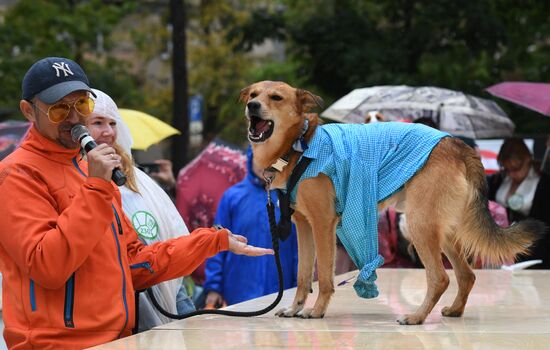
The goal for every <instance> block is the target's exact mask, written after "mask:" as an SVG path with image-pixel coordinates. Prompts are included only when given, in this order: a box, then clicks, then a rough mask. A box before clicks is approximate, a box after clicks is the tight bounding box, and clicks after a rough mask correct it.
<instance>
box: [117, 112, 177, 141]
mask: <svg viewBox="0 0 550 350" xmlns="http://www.w3.org/2000/svg"><path fill="white" fill-rule="evenodd" d="M118 111H119V113H120V116H121V117H122V119H123V120H124V122H125V123H126V125H128V128H129V129H130V134H131V135H132V139H133V141H134V143H133V145H132V149H136V150H146V149H147V148H149V146H151V145H154V144H155V143H158V142H160V141H162V140H164V139H165V138H167V137H169V136H172V135H179V134H181V133H180V132H179V131H178V130H177V129H175V128H173V127H172V126H170V125H169V124H166V123H165V122H163V121H162V120H160V119H158V118H155V117H153V116H152V115H149V114H147V113H144V112H140V111H136V110H133V109H124V108H120V109H119V110H118Z"/></svg>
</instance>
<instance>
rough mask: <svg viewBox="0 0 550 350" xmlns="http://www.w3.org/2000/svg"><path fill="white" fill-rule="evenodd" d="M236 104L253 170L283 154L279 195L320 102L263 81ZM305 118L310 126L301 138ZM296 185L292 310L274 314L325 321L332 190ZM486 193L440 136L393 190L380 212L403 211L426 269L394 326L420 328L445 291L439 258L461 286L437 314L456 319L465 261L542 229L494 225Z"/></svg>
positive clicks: (471, 159)
mask: <svg viewBox="0 0 550 350" xmlns="http://www.w3.org/2000/svg"><path fill="white" fill-rule="evenodd" d="M240 100H241V101H243V102H245V103H246V109H245V113H246V117H247V118H248V120H249V129H248V137H249V140H250V141H251V143H252V150H253V153H254V158H253V159H254V162H255V165H256V166H259V167H260V168H263V169H272V167H273V165H274V164H279V163H280V161H279V162H278V160H279V159H280V158H283V157H285V156H286V157H285V158H286V159H287V160H288V165H286V166H285V167H284V168H282V169H280V168H279V169H280V171H277V172H274V174H273V175H274V178H273V183H272V187H273V188H281V189H285V188H286V185H287V181H288V178H289V176H290V174H291V173H292V171H293V169H294V166H295V165H296V163H297V160H298V159H299V157H300V152H298V151H295V150H293V148H292V145H293V143H294V142H295V141H296V140H297V139H299V138H300V137H301V136H303V137H304V138H305V140H306V141H309V140H311V139H312V137H313V136H314V134H315V132H316V130H317V128H318V125H319V121H318V117H317V115H316V114H312V113H308V111H309V110H310V109H311V108H313V107H315V106H317V105H318V104H319V103H320V101H321V100H320V98H319V97H317V96H315V95H313V94H312V93H310V92H308V91H305V90H300V89H296V88H293V87H291V86H289V85H287V84H285V83H282V82H271V81H264V82H259V83H256V84H253V85H251V86H249V87H247V88H245V89H243V90H242V91H241V95H240ZM306 119H307V120H308V124H309V126H308V128H307V131H306V132H305V134H304V135H302V133H303V130H304V129H305V128H304V123H305V120H306ZM382 124H391V123H382ZM357 127H364V126H360V125H359V126H357ZM370 127H371V126H368V128H370ZM283 163H284V162H283ZM383 181H384V179H381V180H378V183H379V184H383ZM297 186H298V187H297V192H296V202H295V212H294V214H293V216H292V218H293V221H294V222H295V224H296V227H297V230H298V256H299V263H298V288H297V292H296V296H295V298H294V302H293V304H292V306H290V307H288V308H285V309H282V310H279V311H278V312H277V315H278V316H284V317H293V316H298V317H303V318H319V317H323V316H324V314H325V311H326V309H327V306H328V303H329V301H330V298H331V296H332V294H333V293H334V276H333V275H334V259H335V247H336V235H335V229H336V227H337V224H338V223H339V221H340V218H339V217H338V215H337V214H336V210H335V186H334V185H333V182H332V181H331V179H330V178H329V177H328V176H326V175H325V174H323V173H319V174H318V175H317V176H316V177H311V178H307V179H305V180H303V181H301V182H300V183H298V185H297ZM485 187H486V182H485V176H484V171H483V167H482V164H481V162H480V159H479V157H478V156H477V154H476V153H475V152H474V151H473V150H472V149H471V148H470V147H468V146H466V145H465V144H464V143H463V142H462V141H460V140H458V139H455V138H452V137H445V138H442V139H441V140H440V141H439V142H438V143H437V145H436V146H435V147H434V148H433V150H432V151H431V154H430V155H429V158H428V160H427V161H426V162H425V164H424V165H423V167H422V168H421V170H420V171H418V172H417V173H416V175H414V177H412V178H410V179H409V180H408V181H407V182H406V183H404V186H403V187H402V189H401V190H400V191H399V192H397V193H394V194H393V195H391V197H389V198H387V199H386V200H384V201H383V202H381V203H378V209H382V208H384V207H385V206H388V205H392V204H393V205H396V208H397V210H399V211H401V212H404V213H406V215H407V225H408V231H409V235H410V238H411V241H412V243H413V244H414V246H415V247H416V249H417V252H418V255H419V256H420V258H421V260H422V262H423V264H424V266H425V269H426V276H427V282H428V290H427V294H426V297H425V299H424V302H423V303H422V305H421V306H420V308H419V309H418V310H417V311H416V312H415V313H413V314H410V315H405V316H404V317H402V318H400V319H399V320H398V322H399V323H401V324H420V323H422V322H423V321H424V319H425V318H426V316H427V315H428V314H429V313H430V311H431V310H432V309H433V307H434V306H435V304H436V303H437V301H438V300H439V298H440V297H441V295H442V294H443V292H444V291H445V290H446V288H447V286H448V284H449V277H448V276H447V274H446V272H445V269H444V267H443V264H442V260H441V253H442V252H443V253H444V254H445V255H446V256H447V257H448V259H449V260H450V262H451V263H452V265H453V268H454V270H455V273H456V277H457V281H458V288H459V290H458V294H457V296H456V298H455V300H454V302H453V304H452V305H451V306H449V307H445V308H444V309H443V310H442V314H443V315H444V316H453V317H458V316H461V315H462V313H463V312H464V307H465V305H466V301H467V299H468V294H469V293H470V290H471V289H472V287H473V285H474V281H475V275H474V273H473V271H472V269H471V268H470V266H469V265H468V263H467V257H468V256H476V257H477V256H479V257H481V258H482V259H484V260H485V261H487V262H490V263H493V264H497V263H501V262H503V261H505V260H510V259H513V258H514V257H515V256H516V255H517V254H520V253H525V252H526V251H527V249H528V247H529V246H530V245H531V243H532V242H533V240H534V239H535V238H536V236H537V234H538V231H539V230H542V229H544V227H543V226H542V224H540V223H538V222H536V221H532V220H528V221H523V222H521V223H519V224H517V225H513V226H511V227H510V228H506V229H503V228H500V227H498V226H497V225H496V224H495V223H494V221H493V220H492V218H491V217H490V214H489V211H488V208H487V200H486V198H485V195H484V193H485ZM375 206H376V204H375ZM315 253H316V254H315ZM315 256H317V271H318V276H319V295H318V298H317V301H316V302H315V305H314V307H313V308H312V309H307V308H306V309H304V305H305V302H306V299H307V296H308V293H309V291H310V287H311V283H312V276H313V264H314V260H315ZM359 268H361V266H359Z"/></svg>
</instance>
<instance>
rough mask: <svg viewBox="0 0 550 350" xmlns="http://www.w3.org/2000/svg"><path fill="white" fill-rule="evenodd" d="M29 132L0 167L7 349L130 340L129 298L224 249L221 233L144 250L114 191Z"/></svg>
mask: <svg viewBox="0 0 550 350" xmlns="http://www.w3.org/2000/svg"><path fill="white" fill-rule="evenodd" d="M86 174H87V163H86V162H85V161H83V160H81V157H80V155H79V154H78V150H76V149H75V150H69V149H65V148H63V147H61V146H60V145H58V144H56V143H54V142H52V141H50V140H48V139H46V138H45V137H43V136H42V135H41V134H40V133H39V132H38V131H37V130H36V129H35V128H34V127H33V128H32V129H31V131H30V133H29V136H28V137H27V138H26V139H25V141H24V142H23V144H22V145H21V147H20V148H19V149H17V150H16V151H15V152H13V153H12V154H11V155H10V156H8V157H7V158H6V159H4V160H3V161H2V162H0V213H1V216H0V270H1V272H2V275H3V284H2V292H3V294H2V298H3V317H4V324H5V329H4V338H5V340H6V343H7V345H8V347H9V348H10V349H32V348H40V349H66V348H84V347H89V346H93V345H97V344H101V343H105V342H108V341H111V340H115V339H117V338H120V337H123V336H127V335H130V334H131V329H132V328H133V327H134V321H135V319H134V318H135V310H134V306H135V305H134V291H135V290H141V289H144V288H147V287H149V286H151V285H153V284H155V283H158V282H161V281H165V280H169V279H172V278H175V277H177V276H182V275H186V274H189V273H191V272H192V271H193V270H194V269H195V268H196V267H197V266H198V265H199V264H200V263H201V262H202V261H203V260H204V259H206V258H207V257H210V256H213V255H215V254H216V253H218V252H219V251H222V250H227V249H228V233H227V230H225V229H222V230H219V231H216V230H214V229H206V228H203V229H197V230H195V231H193V232H192V233H191V234H190V235H188V236H182V237H179V238H176V239H171V240H168V241H165V242H159V243H156V244H152V245H149V246H146V245H143V244H142V243H141V242H140V241H139V240H138V237H137V235H136V233H135V231H134V230H133V228H132V225H131V223H129V222H128V219H127V218H126V216H125V215H124V214H123V211H122V206H121V200H120V193H119V191H118V189H117V188H116V187H115V186H114V185H113V184H112V183H109V182H107V181H105V180H103V179H101V178H93V177H90V178H88V177H87V176H86Z"/></svg>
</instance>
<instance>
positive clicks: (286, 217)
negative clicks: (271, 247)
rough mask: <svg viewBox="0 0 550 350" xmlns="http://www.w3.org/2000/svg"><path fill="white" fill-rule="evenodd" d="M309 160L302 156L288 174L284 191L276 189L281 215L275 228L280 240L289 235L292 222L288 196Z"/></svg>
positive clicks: (292, 210)
mask: <svg viewBox="0 0 550 350" xmlns="http://www.w3.org/2000/svg"><path fill="white" fill-rule="evenodd" d="M311 161H312V159H311V158H307V157H302V159H300V161H299V162H298V164H296V166H295V167H294V169H292V174H290V178H289V179H288V183H287V186H286V191H283V190H277V195H278V197H279V208H280V210H281V216H280V218H279V223H278V224H277V227H276V229H277V235H278V237H279V238H280V239H281V240H282V241H284V240H286V239H287V238H288V236H290V232H291V230H292V222H291V220H290V219H291V217H292V214H294V209H292V208H291V207H290V196H291V194H292V191H293V190H294V187H296V184H298V180H300V177H301V176H302V174H303V173H304V171H306V169H307V167H308V165H309V163H311Z"/></svg>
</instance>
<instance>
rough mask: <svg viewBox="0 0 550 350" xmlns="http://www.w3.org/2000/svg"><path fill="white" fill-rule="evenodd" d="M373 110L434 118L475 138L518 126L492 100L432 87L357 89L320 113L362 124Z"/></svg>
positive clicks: (410, 117) (506, 132)
mask: <svg viewBox="0 0 550 350" xmlns="http://www.w3.org/2000/svg"><path fill="white" fill-rule="evenodd" d="M373 111H378V112H380V113H381V114H383V115H384V116H385V117H386V118H388V119H389V120H408V121H414V120H416V119H418V118H422V117H428V118H432V119H433V121H434V122H435V123H436V124H437V125H438V127H439V129H441V130H443V131H447V132H449V133H451V134H454V135H460V136H467V137H471V138H476V139H477V138H500V137H506V136H511V135H512V133H513V132H514V127H515V126H514V123H513V122H512V120H510V118H508V116H507V115H506V113H505V112H504V111H503V110H502V109H501V108H500V107H499V106H498V105H497V104H496V103H495V102H493V101H491V100H487V99H483V98H479V97H475V96H471V95H467V94H465V93H463V92H460V91H454V90H449V89H443V88H438V87H429V86H425V87H411V86H406V85H400V86H375V87H369V88H362V89H355V90H353V91H351V92H350V93H349V94H347V95H346V96H344V97H342V98H341V99H339V100H338V101H336V102H335V103H334V104H332V105H331V106H330V107H329V108H328V109H326V110H325V111H324V112H323V113H321V117H323V118H327V119H330V120H334V121H339V122H344V123H363V122H365V118H366V116H367V115H368V113H369V112H373Z"/></svg>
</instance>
